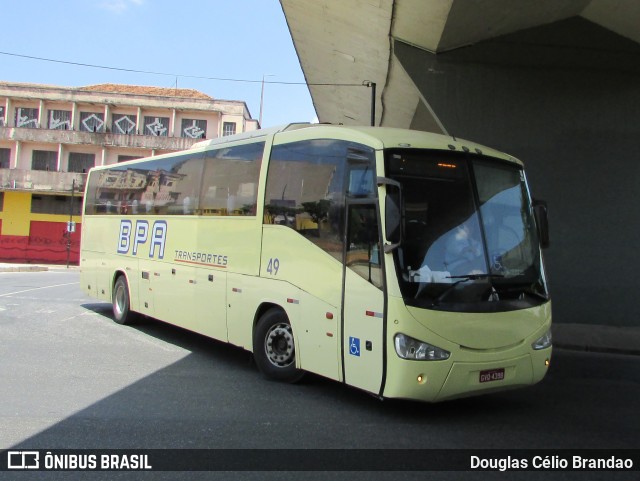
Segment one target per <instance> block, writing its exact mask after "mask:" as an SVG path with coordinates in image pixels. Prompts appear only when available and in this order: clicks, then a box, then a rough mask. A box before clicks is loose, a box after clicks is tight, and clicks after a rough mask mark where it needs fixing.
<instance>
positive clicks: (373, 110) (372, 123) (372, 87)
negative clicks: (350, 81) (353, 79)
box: [362, 80, 376, 127]
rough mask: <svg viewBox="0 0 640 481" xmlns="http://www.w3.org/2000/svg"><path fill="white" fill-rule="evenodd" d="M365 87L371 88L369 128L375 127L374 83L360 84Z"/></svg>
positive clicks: (369, 81)
mask: <svg viewBox="0 0 640 481" xmlns="http://www.w3.org/2000/svg"><path fill="white" fill-rule="evenodd" d="M362 85H364V86H365V87H371V127H375V126H376V83H375V82H372V81H371V80H365V81H364V82H362Z"/></svg>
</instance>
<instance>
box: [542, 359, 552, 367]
mask: <svg viewBox="0 0 640 481" xmlns="http://www.w3.org/2000/svg"><path fill="white" fill-rule="evenodd" d="M549 364H551V363H550V362H549V359H545V360H544V365H545V366H547V367H549Z"/></svg>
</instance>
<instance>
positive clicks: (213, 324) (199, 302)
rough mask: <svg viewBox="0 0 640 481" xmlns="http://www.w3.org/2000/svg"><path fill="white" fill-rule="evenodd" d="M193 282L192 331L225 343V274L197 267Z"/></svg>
mask: <svg viewBox="0 0 640 481" xmlns="http://www.w3.org/2000/svg"><path fill="white" fill-rule="evenodd" d="M195 282H196V283H195V285H194V301H195V302H194V305H195V310H196V312H195V319H194V326H195V329H194V330H196V331H198V332H200V333H202V334H204V335H205V336H209V337H213V338H214V339H218V340H220V341H224V342H227V341H228V340H229V336H228V333H227V273H226V272H224V271H223V270H214V269H206V268H200V267H199V268H196V269H195ZM247 322H248V323H251V320H250V319H249V320H247Z"/></svg>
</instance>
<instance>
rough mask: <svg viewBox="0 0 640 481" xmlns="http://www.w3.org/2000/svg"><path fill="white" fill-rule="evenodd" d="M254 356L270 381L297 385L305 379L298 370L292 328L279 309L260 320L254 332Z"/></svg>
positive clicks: (302, 372) (271, 311) (269, 312)
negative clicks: (295, 383) (296, 383)
mask: <svg viewBox="0 0 640 481" xmlns="http://www.w3.org/2000/svg"><path fill="white" fill-rule="evenodd" d="M253 356H254V358H255V360H256V364H257V366H258V369H259V370H260V372H261V373H262V374H263V375H264V376H266V377H268V378H270V379H273V380H276V381H283V382H289V383H294V382H297V381H299V380H300V379H302V377H303V376H304V371H302V370H301V369H296V351H295V342H294V339H293V330H292V329H291V324H289V320H288V319H287V316H286V314H285V313H284V312H283V311H282V310H280V309H270V310H269V311H267V312H266V313H264V314H263V315H262V317H260V319H259V320H258V323H257V324H256V327H255V330H254V332H253Z"/></svg>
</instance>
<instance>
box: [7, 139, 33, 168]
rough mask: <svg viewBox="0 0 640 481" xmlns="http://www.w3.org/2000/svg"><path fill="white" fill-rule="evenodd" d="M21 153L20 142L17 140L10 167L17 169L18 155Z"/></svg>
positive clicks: (18, 163)
mask: <svg viewBox="0 0 640 481" xmlns="http://www.w3.org/2000/svg"><path fill="white" fill-rule="evenodd" d="M21 155H22V142H20V141H17V142H16V155H15V157H14V159H13V165H12V166H10V168H12V169H17V168H18V166H19V165H20V156H21ZM29 168H31V166H29Z"/></svg>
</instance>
